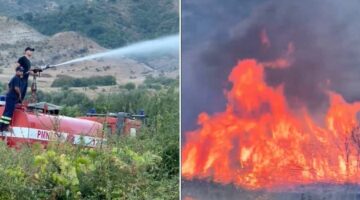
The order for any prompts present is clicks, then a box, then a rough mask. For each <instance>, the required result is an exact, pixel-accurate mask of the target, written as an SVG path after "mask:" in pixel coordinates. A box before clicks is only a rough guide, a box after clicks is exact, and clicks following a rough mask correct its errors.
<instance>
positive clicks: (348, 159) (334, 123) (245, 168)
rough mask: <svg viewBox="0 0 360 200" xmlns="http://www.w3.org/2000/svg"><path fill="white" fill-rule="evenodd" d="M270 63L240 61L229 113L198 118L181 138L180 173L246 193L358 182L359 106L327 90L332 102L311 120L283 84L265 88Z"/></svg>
mask: <svg viewBox="0 0 360 200" xmlns="http://www.w3.org/2000/svg"><path fill="white" fill-rule="evenodd" d="M262 34H263V38H265V39H266V38H267V37H265V33H262ZM265 41H268V40H265ZM266 44H270V43H269V42H266ZM289 47H290V46H289ZM291 48H293V47H292V46H291ZM291 48H289V49H291ZM280 61H282V60H280ZM276 63H280V64H279V68H283V67H284V66H287V65H285V64H284V63H286V62H285V61H282V62H279V61H276V62H275V64H276ZM268 64H269V63H268V62H259V61H257V60H255V59H245V60H241V61H240V62H239V63H238V64H237V66H235V67H234V68H233V70H232V72H231V74H230V76H229V81H230V82H231V83H232V84H233V85H232V89H231V90H230V91H227V92H226V97H227V99H228V103H227V106H226V110H225V111H224V112H221V113H217V114H214V115H211V116H209V115H208V114H206V113H201V114H200V115H199V117H198V124H199V126H200V128H199V129H198V130H195V131H193V132H189V133H187V134H186V143H185V144H184V145H183V147H182V176H183V177H184V178H186V179H189V180H191V179H193V178H196V179H210V180H212V181H215V182H219V183H224V184H227V183H233V184H236V185H238V186H241V187H245V188H250V189H257V188H273V187H277V186H285V185H287V186H289V185H297V184H311V183H360V159H359V156H360V131H358V128H357V126H358V122H357V118H356V114H357V112H358V111H360V102H355V103H348V102H346V101H345V100H344V98H343V97H342V96H341V95H340V94H338V93H336V92H333V91H327V94H328V96H329V99H330V105H329V107H328V109H327V112H326V113H324V115H322V116H323V117H322V119H321V120H319V119H318V118H316V119H315V117H314V116H313V115H311V114H310V111H309V110H308V109H307V108H306V107H305V106H303V107H302V108H300V109H299V108H296V109H295V108H291V107H290V106H289V104H288V102H287V99H286V97H285V95H284V92H283V86H279V87H276V88H275V87H270V86H268V85H267V84H266V82H265V73H264V69H265V68H266V67H267V65H268ZM272 64H273V65H274V63H272ZM290 67H291V66H290ZM279 70H281V69H279ZM299 87H301V86H299Z"/></svg>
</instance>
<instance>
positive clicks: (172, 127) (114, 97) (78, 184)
mask: <svg viewBox="0 0 360 200" xmlns="http://www.w3.org/2000/svg"><path fill="white" fill-rule="evenodd" d="M174 81H175V82H176V81H177V80H174ZM170 82H171V81H170ZM164 84H165V85H162V87H163V88H162V89H161V90H152V89H138V88H133V89H131V90H124V91H121V92H120V91H119V92H118V93H113V94H110V95H100V96H99V97H98V98H97V99H94V100H91V99H89V98H88V97H87V96H86V95H84V94H81V93H76V92H73V91H71V89H65V91H61V92H56V93H55V92H54V93H43V92H39V101H47V102H50V103H55V104H58V105H61V106H64V110H63V111H62V114H66V115H71V116H80V115H84V113H85V112H86V111H87V110H88V109H91V108H95V109H96V111H97V112H99V113H106V112H118V111H125V112H130V113H136V112H137V111H138V110H139V109H144V111H145V112H146V115H148V119H147V125H146V126H144V128H143V129H142V131H141V132H140V133H139V134H138V135H137V136H136V137H127V136H113V137H110V138H109V139H108V144H107V145H106V146H103V147H102V148H93V149H90V148H84V147H81V146H71V145H68V144H57V143H53V144H52V145H50V146H49V147H48V148H47V149H43V148H41V147H40V146H39V145H32V146H27V145H24V146H23V147H22V148H20V149H12V148H8V147H7V146H6V145H5V144H4V143H0V159H1V160H2V162H1V163H0V182H1V183H2V184H0V190H1V192H0V199H178V198H179V189H178V187H179V91H178V86H177V85H175V84H170V83H168V82H166V83H164Z"/></svg>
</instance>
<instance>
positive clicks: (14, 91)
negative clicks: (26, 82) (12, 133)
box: [0, 67, 24, 132]
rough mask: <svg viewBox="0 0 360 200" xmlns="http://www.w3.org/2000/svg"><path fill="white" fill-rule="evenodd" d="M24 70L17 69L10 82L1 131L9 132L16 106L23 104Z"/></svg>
mask: <svg viewBox="0 0 360 200" xmlns="http://www.w3.org/2000/svg"><path fill="white" fill-rule="evenodd" d="M23 72H24V69H23V68H22V67H17V68H16V74H15V76H14V77H13V78H12V79H11V80H10V82H9V84H8V88H9V89H8V92H7V94H6V100H5V110H4V112H3V115H2V116H1V119H0V131H1V132H2V131H8V128H9V125H10V123H11V118H12V116H13V113H14V110H15V105H16V104H17V103H22V98H21V87H22V80H21V79H22V77H23Z"/></svg>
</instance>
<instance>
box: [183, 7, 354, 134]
mask: <svg viewBox="0 0 360 200" xmlns="http://www.w3.org/2000/svg"><path fill="white" fill-rule="evenodd" d="M210 2H213V3H214V4H215V1H210ZM183 4H184V5H185V6H183V13H185V14H186V15H185V16H184V15H183V24H184V25H183V28H182V31H183V35H185V36H183V57H182V63H183V65H182V73H183V74H182V78H183V80H182V95H183V97H182V99H183V101H182V106H183V110H182V117H183V119H182V122H183V130H184V132H185V131H187V130H191V129H193V128H194V127H196V117H197V115H198V113H199V112H201V111H206V112H210V113H212V112H217V111H221V110H223V108H224V106H225V102H226V100H225V99H224V97H223V90H224V88H230V87H231V86H230V85H228V83H227V77H228V75H229V73H230V72H231V69H232V68H233V67H234V65H235V64H236V63H237V61H238V60H240V59H243V58H256V59H258V60H260V61H267V60H274V59H276V58H278V57H280V56H281V55H282V54H283V52H284V51H285V50H286V49H287V46H288V44H289V42H292V43H293V44H294V46H295V52H294V57H295V60H294V63H293V64H292V66H291V67H290V68H287V69H267V70H266V81H267V82H268V84H269V85H271V86H277V85H279V84H284V90H285V95H286V97H287V99H288V102H290V106H293V107H297V106H299V105H305V106H307V107H308V108H309V110H311V111H312V112H313V113H321V112H323V111H325V109H326V108H327V106H328V101H329V99H328V97H327V95H326V93H325V92H324V88H329V89H331V90H334V91H336V92H339V93H340V94H342V95H343V96H344V97H345V99H346V100H347V101H350V102H352V101H356V100H360V91H359V89H358V88H359V86H360V12H358V8H359V7H360V1H356V0H349V1H337V0H326V1H322V0H305V1H286V0H273V1H272V0H270V1H256V2H255V1H251V3H246V1H236V2H235V1H232V2H231V3H228V4H226V3H223V2H222V3H220V2H219V1H217V2H216V4H217V5H218V7H217V8H214V9H215V10H211V9H212V8H211V7H210V6H207V4H208V1H197V3H191V2H190V0H185V1H183ZM192 6H194V7H195V8H192ZM187 8H188V9H189V11H186V9H187ZM203 9H205V10H206V11H204V10H203ZM214 13H215V15H219V16H213V15H214ZM208 16H212V18H211V17H209V18H210V19H209V18H206V19H202V17H208ZM220 16H221V17H220ZM201 22H204V24H202V23H201ZM187 23H189V24H187ZM192 28H195V30H192ZM262 29H266V31H267V34H268V37H269V39H270V42H271V45H270V47H269V48H267V49H265V50H264V47H263V45H262V44H261V42H260V40H259V34H260V32H261V30H262ZM184 40H185V41H184ZM328 82H330V85H328V84H327V83H328Z"/></svg>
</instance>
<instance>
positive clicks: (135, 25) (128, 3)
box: [16, 0, 179, 48]
mask: <svg viewBox="0 0 360 200" xmlns="http://www.w3.org/2000/svg"><path fill="white" fill-rule="evenodd" d="M58 1H59V0H58ZM55 2H56V1H55ZM59 2H60V1H59ZM89 2H90V3H89ZM89 2H88V3H79V2H77V4H72V5H70V6H67V7H64V6H59V7H58V9H54V11H52V12H50V11H48V12H45V11H44V12H35V11H34V12H33V11H31V12H30V11H29V12H26V13H20V15H18V16H17V17H16V18H17V19H18V20H20V21H22V22H25V23H27V24H28V25H30V26H32V27H33V28H35V29H37V30H38V31H39V32H41V33H43V34H45V35H53V34H56V33H58V32H62V31H76V32H79V33H82V34H84V35H85V36H87V37H90V38H92V39H93V40H95V41H96V42H98V43H99V44H100V45H102V46H104V47H107V48H115V47H120V46H123V45H126V44H128V43H131V42H134V41H139V40H144V39H150V38H156V37H159V36H163V35H168V34H172V33H177V32H178V26H179V22H178V10H177V8H176V7H177V6H176V5H175V3H174V0H110V1H89Z"/></svg>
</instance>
